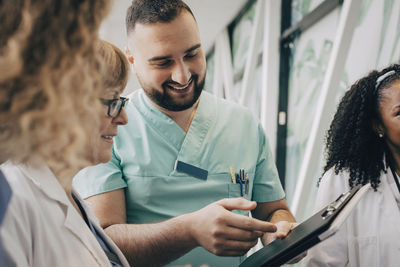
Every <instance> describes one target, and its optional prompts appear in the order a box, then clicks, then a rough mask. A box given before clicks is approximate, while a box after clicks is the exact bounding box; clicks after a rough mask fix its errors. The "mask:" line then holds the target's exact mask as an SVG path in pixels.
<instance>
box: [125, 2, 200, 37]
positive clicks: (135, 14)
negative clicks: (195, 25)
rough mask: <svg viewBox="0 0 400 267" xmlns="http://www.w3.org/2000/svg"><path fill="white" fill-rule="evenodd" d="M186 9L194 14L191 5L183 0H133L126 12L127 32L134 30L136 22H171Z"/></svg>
mask: <svg viewBox="0 0 400 267" xmlns="http://www.w3.org/2000/svg"><path fill="white" fill-rule="evenodd" d="M183 9H185V10H187V11H189V13H190V14H192V16H193V18H194V15H193V12H192V10H191V9H190V7H189V6H188V5H187V4H186V3H185V2H183V1H182V0H133V1H132V4H131V6H130V7H129V8H128V11H127V13H126V19H125V24H126V32H127V34H129V33H130V32H131V31H133V30H134V28H135V26H136V23H142V24H152V23H157V22H164V23H166V22H170V21H172V20H174V19H175V18H176V17H177V16H178V15H179V14H180V13H181V11H182V10H183Z"/></svg>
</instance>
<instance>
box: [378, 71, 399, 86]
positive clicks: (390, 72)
mask: <svg viewBox="0 0 400 267" xmlns="http://www.w3.org/2000/svg"><path fill="white" fill-rule="evenodd" d="M393 74H396V72H395V71H394V70H391V71H388V72H386V73H384V74H382V75H381V76H379V77H378V79H376V83H375V90H376V89H378V87H379V86H380V85H381V84H382V82H383V81H384V80H385V79H386V78H388V77H389V76H392V75H393Z"/></svg>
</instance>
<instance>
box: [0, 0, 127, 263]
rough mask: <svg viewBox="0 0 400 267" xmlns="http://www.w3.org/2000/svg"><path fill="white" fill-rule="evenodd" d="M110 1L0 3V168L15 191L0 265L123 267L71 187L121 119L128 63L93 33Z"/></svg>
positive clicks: (100, 158) (106, 149)
mask: <svg viewBox="0 0 400 267" xmlns="http://www.w3.org/2000/svg"><path fill="white" fill-rule="evenodd" d="M109 6H110V3H109V1H107V0H81V1H56V0H47V1H42V0H4V1H1V2H0V18H1V19H0V20H1V21H2V23H1V31H0V163H3V164H2V165H1V166H0V170H1V171H2V172H3V173H4V175H5V177H6V179H7V181H8V183H9V184H10V186H11V188H12V191H13V194H12V197H11V199H10V202H9V205H8V208H7V211H6V214H5V217H4V221H3V224H2V225H1V228H0V241H1V242H2V244H3V249H4V254H3V256H4V257H3V258H2V260H1V262H0V266H35V267H36V266H37V267H43V266H129V264H128V262H127V261H126V259H125V257H124V256H123V254H122V253H121V251H120V250H119V249H118V248H117V246H116V245H115V244H114V243H113V242H112V240H111V239H109V238H108V237H107V236H106V235H105V233H104V231H103V230H102V228H101V227H100V226H99V225H98V222H97V220H96V218H95V217H94V215H93V214H92V212H91V210H90V209H89V208H88V207H87V206H86V205H85V203H84V202H83V201H82V199H81V198H80V197H79V195H78V194H76V193H75V191H74V189H73V187H72V177H73V176H74V174H75V173H76V172H77V171H78V170H79V169H81V168H83V167H85V166H87V165H92V164H97V163H100V162H104V161H107V160H108V159H109V156H110V155H111V151H110V150H111V143H112V140H111V139H110V137H111V136H112V135H114V134H115V132H116V128H117V126H118V125H123V124H126V122H127V121H126V115H124V114H125V113H124V111H123V105H124V102H125V100H123V99H120V97H119V95H120V93H121V91H122V89H123V87H124V86H125V85H126V79H127V69H128V67H127V62H126V60H125V59H124V58H123V57H120V56H119V54H122V53H120V51H118V52H114V47H112V46H109V45H104V46H103V45H102V44H101V43H99V41H98V36H97V32H98V27H99V25H100V22H101V21H102V19H103V18H104V17H105V15H106V14H107V10H108V8H109ZM117 54H118V56H117ZM108 55H110V59H111V58H112V59H113V60H114V61H109V58H107V56H108ZM109 62H111V64H109ZM112 75H115V76H112ZM115 80H117V81H115ZM114 81H115V82H114ZM101 99H103V100H101ZM102 102H107V103H106V104H102Z"/></svg>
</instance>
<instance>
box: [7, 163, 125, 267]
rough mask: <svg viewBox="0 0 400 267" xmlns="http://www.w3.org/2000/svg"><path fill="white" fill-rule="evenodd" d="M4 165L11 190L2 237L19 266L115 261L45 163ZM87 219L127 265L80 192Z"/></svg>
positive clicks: (93, 264)
mask: <svg viewBox="0 0 400 267" xmlns="http://www.w3.org/2000/svg"><path fill="white" fill-rule="evenodd" d="M1 170H2V171H3V173H4V175H5V176H6V178H7V180H8V182H9V184H10V186H11V188H12V190H13V196H12V198H11V201H10V204H9V207H8V210H7V214H6V216H5V218H4V223H3V225H2V227H1V230H0V238H1V240H2V241H3V244H4V249H5V251H6V253H7V254H8V256H9V257H10V258H11V259H12V260H13V261H14V262H15V263H16V265H17V266H37V267H47V266H52V267H53V266H54V267H58V266H65V267H67V266H68V267H72V266H90V267H92V266H111V264H110V262H109V260H108V258H107V256H106V254H105V253H104V251H103V250H102V248H101V246H100V244H99V243H98V241H97V240H96V237H95V236H94V235H93V234H92V232H91V231H90V230H89V227H88V226H87V225H86V223H85V221H84V220H83V219H82V217H81V216H80V215H79V213H78V212H77V211H76V210H75V208H74V207H73V206H72V204H71V202H70V201H69V199H68V197H67V195H66V193H65V191H64V189H63V188H62V187H61V185H60V183H59V182H58V180H57V179H56V177H55V176H54V174H53V173H52V172H51V171H50V169H49V168H48V167H47V166H45V165H43V166H41V167H40V168H32V167H27V166H21V165H12V164H9V163H7V164H4V165H2V166H1ZM74 193H75V196H77V198H78V199H79V201H80V202H81V204H82V207H83V209H84V210H85V212H86V213H87V216H88V218H89V220H90V221H91V222H92V223H93V225H94V227H95V228H96V229H97V230H98V232H99V233H100V234H101V235H102V237H103V239H104V240H106V242H107V244H108V245H109V247H111V249H112V250H113V251H114V252H115V253H117V256H118V257H119V259H120V261H121V263H122V264H123V265H124V266H129V264H128V262H127V261H126V259H125V257H124V256H123V254H122V253H121V251H120V250H119V249H118V248H117V246H116V245H115V244H114V243H113V242H112V241H111V239H110V238H109V237H107V236H106V235H105V233H104V231H103V230H102V229H101V227H100V226H99V224H98V220H97V219H96V218H95V216H94V215H93V213H92V212H91V210H90V208H88V206H87V205H85V203H84V201H83V200H82V199H81V198H80V197H79V196H78V195H77V193H76V192H74Z"/></svg>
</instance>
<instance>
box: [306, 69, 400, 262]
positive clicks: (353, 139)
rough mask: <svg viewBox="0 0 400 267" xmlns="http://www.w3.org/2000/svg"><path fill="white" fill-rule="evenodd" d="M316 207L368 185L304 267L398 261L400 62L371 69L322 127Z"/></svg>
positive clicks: (399, 247)
mask: <svg viewBox="0 0 400 267" xmlns="http://www.w3.org/2000/svg"><path fill="white" fill-rule="evenodd" d="M326 153H327V155H326V156H327V163H326V166H325V168H324V175H323V177H322V178H321V180H320V185H319V189H318V195H317V201H316V203H317V204H316V205H317V207H316V208H317V209H320V208H322V207H323V206H325V205H327V204H328V203H329V202H331V201H333V200H335V198H336V197H337V196H338V195H340V194H341V193H343V192H345V191H347V190H349V189H350V188H352V187H354V186H355V185H359V184H367V183H370V184H371V188H370V190H369V191H368V192H367V193H366V195H365V196H364V197H363V198H362V199H361V201H360V202H359V203H358V205H357V206H356V208H355V210H354V211H353V212H352V214H351V215H350V217H349V218H348V219H347V220H346V223H345V224H344V225H343V227H342V228H341V229H340V231H339V232H338V233H337V234H336V235H335V236H333V237H331V238H330V239H328V240H326V241H325V242H323V243H321V244H319V245H318V246H316V247H314V248H313V249H311V250H310V251H309V256H308V263H309V266H398V260H399V256H398V255H399V254H398V253H399V250H400V242H399V240H400V231H399V224H400V210H399V208H400V183H399V174H400V65H392V66H390V67H388V68H386V69H384V70H382V71H380V72H378V71H372V72H371V73H369V74H368V75H367V76H366V77H364V78H362V79H360V80H359V81H357V82H356V83H355V84H354V85H352V86H351V88H350V90H349V91H348V92H347V93H346V94H345V95H344V97H343V98H342V100H341V102H340V104H339V106H338V109H337V112H336V114H335V117H334V119H333V121H332V124H331V126H330V129H329V131H328V136H327V143H326Z"/></svg>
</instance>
